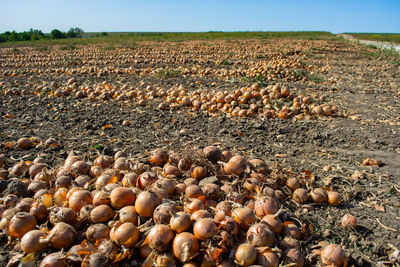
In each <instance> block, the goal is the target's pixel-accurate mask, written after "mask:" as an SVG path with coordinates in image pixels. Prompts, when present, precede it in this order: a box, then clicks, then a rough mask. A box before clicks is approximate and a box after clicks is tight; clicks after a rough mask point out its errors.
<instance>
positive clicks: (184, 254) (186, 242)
mask: <svg viewBox="0 0 400 267" xmlns="http://www.w3.org/2000/svg"><path fill="white" fill-rule="evenodd" d="M199 250H200V245H199V241H197V239H196V237H195V236H194V235H192V234H191V233H188V232H183V233H180V234H177V235H176V236H175V238H174V241H173V242H172V251H173V252H174V256H175V257H176V258H177V259H178V260H179V261H181V262H187V261H190V260H192V259H193V258H194V257H196V256H197V254H198V253H199Z"/></svg>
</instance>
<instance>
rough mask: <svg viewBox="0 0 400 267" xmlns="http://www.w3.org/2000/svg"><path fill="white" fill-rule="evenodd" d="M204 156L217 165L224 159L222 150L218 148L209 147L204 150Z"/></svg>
mask: <svg viewBox="0 0 400 267" xmlns="http://www.w3.org/2000/svg"><path fill="white" fill-rule="evenodd" d="M203 155H204V156H205V157H206V158H207V159H208V160H209V161H211V162H212V163H217V162H218V161H219V160H221V159H222V153H221V150H219V148H218V147H216V146H208V147H205V148H204V149H203Z"/></svg>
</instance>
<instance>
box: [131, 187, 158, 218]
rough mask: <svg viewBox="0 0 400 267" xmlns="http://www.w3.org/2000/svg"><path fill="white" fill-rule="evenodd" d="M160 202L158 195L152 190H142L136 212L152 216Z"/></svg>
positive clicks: (136, 202)
mask: <svg viewBox="0 0 400 267" xmlns="http://www.w3.org/2000/svg"><path fill="white" fill-rule="evenodd" d="M159 204H160V200H159V198H158V196H157V195H156V194H155V193H153V192H150V191H143V192H141V193H140V194H139V195H138V196H137V198H136V201H135V210H136V212H137V213H138V214H139V215H140V216H143V217H147V218H149V217H152V216H153V211H154V209H155V208H156V207H157V206H158V205H159Z"/></svg>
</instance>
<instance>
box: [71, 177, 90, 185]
mask: <svg viewBox="0 0 400 267" xmlns="http://www.w3.org/2000/svg"><path fill="white" fill-rule="evenodd" d="M90 180H92V178H90V176H89V175H79V176H78V177H76V178H75V180H74V184H75V185H76V186H78V187H85V186H86V185H87V184H88V183H89V182H90Z"/></svg>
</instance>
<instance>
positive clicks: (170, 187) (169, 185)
mask: <svg viewBox="0 0 400 267" xmlns="http://www.w3.org/2000/svg"><path fill="white" fill-rule="evenodd" d="M175 184H176V181H171V180H170V179H166V178H161V179H158V180H157V181H156V182H155V183H154V184H152V185H151V188H152V190H156V189H161V190H164V191H165V192H166V193H167V194H168V195H170V196H171V195H173V194H174V193H175Z"/></svg>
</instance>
